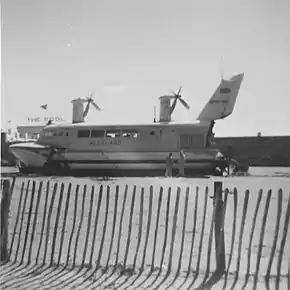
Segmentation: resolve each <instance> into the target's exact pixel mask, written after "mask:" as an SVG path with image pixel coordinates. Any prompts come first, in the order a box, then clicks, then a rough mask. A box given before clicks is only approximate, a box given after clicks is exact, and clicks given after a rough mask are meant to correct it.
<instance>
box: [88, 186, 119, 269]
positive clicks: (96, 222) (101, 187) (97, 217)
mask: <svg viewBox="0 0 290 290" xmlns="http://www.w3.org/2000/svg"><path fill="white" fill-rule="evenodd" d="M103 189H104V188H103V185H101V186H100V190H99V198H98V205H97V211H96V215H95V222H94V233H93V242H92V248H91V255H90V261H89V267H90V268H92V266H93V257H94V250H95V243H96V236H97V229H98V224H99V215H100V208H101V202H102V198H103ZM118 189H119V187H118ZM118 192H119V190H118ZM115 214H116V213H115Z"/></svg>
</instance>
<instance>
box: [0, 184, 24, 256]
mask: <svg viewBox="0 0 290 290" xmlns="http://www.w3.org/2000/svg"><path fill="white" fill-rule="evenodd" d="M24 185H25V184H24V182H22V184H21V189H20V197H19V202H18V207H17V214H16V221H15V225H14V229H13V234H12V241H11V244H10V250H9V260H10V259H11V254H12V249H13V245H14V240H15V235H16V229H17V226H18V221H19V217H20V212H21V205H22V199H23V192H24ZM1 212H2V210H1Z"/></svg>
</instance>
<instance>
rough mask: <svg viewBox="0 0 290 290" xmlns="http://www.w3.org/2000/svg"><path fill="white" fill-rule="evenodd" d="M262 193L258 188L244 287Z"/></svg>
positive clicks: (246, 280)
mask: <svg viewBox="0 0 290 290" xmlns="http://www.w3.org/2000/svg"><path fill="white" fill-rule="evenodd" d="M262 195H263V190H262V189H261V190H259V193H258V198H257V203H256V207H255V211H254V218H253V223H252V229H251V233H250V239H249V246H248V265H247V272H246V279H245V284H244V287H245V285H246V284H247V282H248V279H249V274H250V267H251V253H252V242H253V237H254V232H255V226H256V221H257V216H258V211H259V207H260V204H261V200H262Z"/></svg>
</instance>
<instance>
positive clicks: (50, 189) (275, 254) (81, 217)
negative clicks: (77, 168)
mask: <svg viewBox="0 0 290 290" xmlns="http://www.w3.org/2000/svg"><path fill="white" fill-rule="evenodd" d="M2 181H3V180H1V190H2V198H1V274H2V275H1V276H2V279H1V282H0V287H1V289H2V288H3V289H14V288H19V289H20V288H21V289H34V287H35V289H36V288H37V289H39V288H41V289H51V288H53V289H60V288H66V287H75V288H80V289H102V288H105V287H110V288H114V287H115V288H116V289H128V288H130V289H140V288H141V287H143V288H146V289H149V288H150V289H151V288H153V289H159V288H162V289H163V288H166V289H167V288H170V287H172V288H173V289H193V288H197V289H210V288H213V287H217V289H234V288H236V287H239V289H241V288H242V289H248V287H250V288H251V289H260V288H258V286H261V285H262V286H263V288H266V289H284V288H283V287H285V289H289V287H290V282H289V279H290V278H289V277H290V240H289V231H288V230H289V218H290V193H289V192H283V191H282V189H280V190H278V192H272V191H271V190H269V191H268V192H263V191H262V190H260V191H259V192H257V193H256V192H255V193H251V192H250V191H249V190H246V191H245V192H238V190H237V188H234V190H233V191H229V190H228V189H225V190H223V188H222V186H223V185H222V183H221V182H215V183H214V185H213V188H211V187H210V186H209V187H204V188H202V187H201V186H197V187H195V188H189V187H185V188H181V187H177V188H173V187H168V188H166V187H160V188H155V187H153V186H150V187H148V188H146V187H138V186H132V187H131V186H128V185H122V184H119V185H108V184H107V185H106V184H103V185H102V184H97V183H93V182H92V184H91V185H88V184H85V185H83V186H81V185H79V184H74V183H68V184H65V183H59V182H57V181H47V182H43V181H33V180H28V181H21V180H20V182H18V180H16V179H13V180H4V181H3V182H2ZM287 287H288V288H287Z"/></svg>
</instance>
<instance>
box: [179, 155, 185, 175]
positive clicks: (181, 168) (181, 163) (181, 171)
mask: <svg viewBox="0 0 290 290" xmlns="http://www.w3.org/2000/svg"><path fill="white" fill-rule="evenodd" d="M185 161H186V156H185V154H184V152H183V150H180V156H179V160H178V176H179V177H184V164H185Z"/></svg>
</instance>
